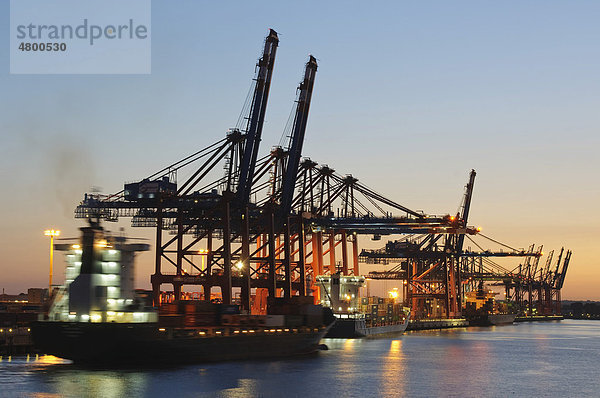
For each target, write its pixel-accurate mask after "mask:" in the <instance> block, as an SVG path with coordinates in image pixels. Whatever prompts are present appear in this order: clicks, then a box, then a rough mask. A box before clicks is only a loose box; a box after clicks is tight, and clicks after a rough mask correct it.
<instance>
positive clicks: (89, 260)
mask: <svg viewBox="0 0 600 398" xmlns="http://www.w3.org/2000/svg"><path fill="white" fill-rule="evenodd" d="M56 249H58V250H63V251H66V258H67V269H66V278H65V285H64V286H62V287H61V288H60V289H58V290H57V291H55V294H54V297H53V301H52V304H51V307H50V309H49V311H48V313H47V314H46V315H45V316H44V317H43V318H44V319H40V320H38V321H37V322H35V323H34V324H33V325H32V327H31V332H32V337H33V340H34V344H35V346H36V348H37V349H39V350H40V351H41V352H43V353H46V354H52V355H55V356H58V357H61V358H65V359H70V360H73V361H75V362H77V363H85V364H92V365H97V364H117V365H123V364H129V363H136V364H144V365H157V364H165V363H177V364H181V363H191V362H204V361H221V360H234V359H257V358H271V357H284V356H292V355H302V354H308V353H312V352H315V351H316V350H318V349H319V341H320V340H321V338H322V337H323V336H324V335H325V334H326V332H327V330H328V328H329V327H330V325H331V324H332V323H333V321H334V318H333V315H332V314H331V311H330V310H329V309H326V308H323V307H322V306H320V305H314V304H312V298H311V297H308V298H306V297H299V296H295V297H291V298H288V299H283V298H274V299H272V300H270V302H269V308H268V313H270V315H250V314H242V313H240V311H239V307H238V306H237V305H224V304H219V303H213V302H210V301H204V300H195V301H180V302H174V303H169V304H166V305H164V306H161V308H160V310H159V309H157V308H153V307H151V306H150V305H149V304H148V303H145V302H144V300H143V299H142V298H141V297H139V296H136V294H135V291H134V289H133V259H134V257H135V253H136V252H138V251H143V250H148V245H145V244H136V243H129V242H128V241H127V239H126V238H124V237H122V236H112V235H110V234H108V233H105V232H104V230H103V229H102V228H101V227H100V226H99V225H98V224H94V223H91V224H90V226H88V227H84V228H82V239H81V242H79V243H76V244H69V245H67V244H61V245H57V246H56Z"/></svg>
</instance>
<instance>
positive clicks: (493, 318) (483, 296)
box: [465, 282, 517, 326]
mask: <svg viewBox="0 0 600 398" xmlns="http://www.w3.org/2000/svg"><path fill="white" fill-rule="evenodd" d="M495 295H496V293H494V292H493V291H492V290H484V287H483V282H480V283H479V287H478V288H477V290H476V291H472V292H468V293H467V294H466V308H465V314H466V318H467V319H468V320H469V325H471V326H493V325H507V324H511V323H513V322H514V321H515V318H516V316H517V314H514V313H511V312H510V311H509V310H508V306H507V304H506V303H503V302H498V301H496V300H495Z"/></svg>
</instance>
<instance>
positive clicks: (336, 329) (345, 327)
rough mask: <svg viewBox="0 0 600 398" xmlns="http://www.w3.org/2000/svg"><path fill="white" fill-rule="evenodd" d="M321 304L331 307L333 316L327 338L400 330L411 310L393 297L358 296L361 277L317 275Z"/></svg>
mask: <svg viewBox="0 0 600 398" xmlns="http://www.w3.org/2000/svg"><path fill="white" fill-rule="evenodd" d="M317 282H318V284H319V287H320V290H321V295H320V296H321V298H322V299H321V304H323V305H325V306H329V307H331V309H332V310H333V314H334V316H335V318H336V321H335V324H334V325H333V326H332V327H331V328H330V329H329V331H328V332H327V335H326V337H331V338H356V337H369V336H377V335H384V334H398V333H402V332H404V331H405V330H406V328H407V327H408V323H409V319H410V310H409V309H408V308H405V307H403V306H402V305H401V304H400V303H396V298H395V297H376V296H370V297H359V290H360V288H361V287H362V286H363V285H364V283H365V278H364V277H362V276H341V275H340V274H335V275H332V276H318V277H317Z"/></svg>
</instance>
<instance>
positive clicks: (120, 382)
mask: <svg viewBox="0 0 600 398" xmlns="http://www.w3.org/2000/svg"><path fill="white" fill-rule="evenodd" d="M571 331H572V332H571ZM324 343H325V344H327V345H328V346H329V348H330V349H329V351H323V352H320V353H319V354H318V355H313V356H309V357H302V358H295V359H290V358H288V359H284V360H270V361H267V360H265V361H245V362H226V363H211V364H202V365H196V366H185V367H178V368H173V367H169V368H162V369H161V368H153V369H144V370H141V369H121V370H112V369H85V368H81V367H78V366H76V365H73V364H70V363H69V362H67V361H63V360H60V359H57V358H55V357H39V358H38V359H37V360H36V359H35V357H34V356H32V357H30V359H29V362H27V358H26V357H12V361H11V362H8V360H7V357H4V360H3V361H2V362H0V386H1V389H0V396H9V397H13V396H17V397H20V396H23V397H39V398H42V397H59V396H60V397H86V396H90V397H95V396H100V397H121V396H124V397H128V398H129V397H161V398H165V397H166V398H172V397H173V398H174V397H204V396H222V397H245V396H265V397H281V396H283V397H290V398H291V397H296V396H324V397H328V396H343V397H366V396H390V397H393V396H467V397H471V396H511V395H512V396H548V395H549V394H550V395H552V396H597V395H598V394H597V392H598V391H600V380H599V379H598V377H597V369H598V368H599V367H600V355H599V354H598V352H599V351H598V347H600V322H596V323H587V324H581V325H580V324H577V323H575V322H567V321H565V322H564V323H563V324H554V325H550V324H538V325H523V326H521V325H514V326H510V327H498V328H495V329H494V330H492V329H486V328H481V329H479V328H470V329H467V330H462V331H437V332H418V333H408V334H405V335H402V336H400V337H396V338H377V339H354V340H346V339H335V340H333V339H326V340H325V341H324ZM557 347H560V348H561V349H560V350H558V349H555V348H557Z"/></svg>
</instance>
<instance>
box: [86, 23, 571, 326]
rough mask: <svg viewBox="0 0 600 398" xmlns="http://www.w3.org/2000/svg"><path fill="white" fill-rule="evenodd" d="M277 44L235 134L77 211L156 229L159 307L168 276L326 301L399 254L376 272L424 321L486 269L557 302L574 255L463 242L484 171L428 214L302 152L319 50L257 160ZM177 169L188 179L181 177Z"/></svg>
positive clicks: (208, 287) (456, 310)
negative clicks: (547, 256)
mask: <svg viewBox="0 0 600 398" xmlns="http://www.w3.org/2000/svg"><path fill="white" fill-rule="evenodd" d="M278 45H279V38H278V35H277V33H276V32H275V31H274V30H270V31H269V34H268V36H267V37H266V39H265V42H264V48H263V52H262V56H261V57H260V58H259V60H258V62H257V64H256V69H255V77H254V79H253V88H252V89H251V90H250V93H249V95H248V98H247V100H246V104H245V105H244V108H243V111H242V116H241V117H240V119H239V121H238V124H237V126H236V127H235V128H232V129H230V130H229V131H228V132H227V133H226V136H225V138H223V139H221V140H219V141H218V142H216V143H213V144H211V145H209V146H207V147H205V148H203V149H201V150H199V151H197V152H195V153H193V154H191V155H189V156H187V157H185V158H184V159H181V160H179V161H178V162H175V163H173V164H171V165H169V166H168V167H165V168H163V169H161V170H159V171H158V172H156V173H154V174H151V175H149V176H148V177H146V178H144V179H141V180H136V181H135V182H131V183H126V184H125V185H124V189H123V190H121V191H119V192H117V193H114V194H110V195H102V194H97V193H92V194H85V196H84V199H83V201H82V202H81V203H80V205H79V206H78V207H77V208H76V210H75V217H76V218H81V219H89V220H91V221H92V222H99V221H101V220H102V221H108V222H110V221H117V220H118V219H120V218H124V217H126V218H131V220H132V226H134V227H146V228H153V229H154V230H155V261H154V262H155V269H154V274H153V275H152V276H151V283H152V289H153V297H154V303H155V305H159V304H160V300H161V286H162V285H171V286H172V287H173V296H174V299H176V300H179V299H181V298H182V287H183V286H186V285H196V286H201V288H202V292H203V297H204V298H206V299H207V298H210V293H211V291H212V290H213V289H219V290H220V294H221V297H222V301H223V303H225V304H230V303H232V302H233V301H234V300H235V299H236V298H235V297H234V294H233V291H234V289H235V291H236V292H237V291H239V292H240V296H239V303H240V305H241V307H242V309H243V310H246V311H249V312H250V311H252V312H253V313H256V312H260V310H261V303H264V302H266V298H267V297H291V296H294V295H298V296H314V297H315V302H318V301H320V297H319V287H318V286H317V283H316V281H317V276H320V275H333V274H336V273H340V274H341V275H346V276H347V275H354V276H359V275H360V268H359V263H360V261H375V262H385V261H388V260H395V259H398V260H399V264H398V266H397V267H394V268H392V269H390V271H387V274H381V275H371V277H373V278H377V277H381V278H395V279H403V280H404V281H405V289H406V295H405V296H404V297H405V299H407V304H409V305H411V307H412V311H413V315H412V316H413V318H414V319H420V318H424V317H427V316H433V315H434V314H431V313H427V311H426V308H427V306H428V305H430V304H431V302H432V300H434V301H435V302H436V303H438V304H437V306H438V307H440V308H441V310H440V311H441V313H440V314H435V316H438V317H444V318H459V317H460V316H461V307H462V305H461V303H462V302H463V297H464V292H466V291H468V290H469V289H472V288H473V287H474V286H475V284H476V280H479V279H481V278H485V280H493V281H496V282H497V281H501V282H502V283H505V286H506V289H507V291H510V294H511V297H514V299H515V300H516V301H518V302H520V303H521V304H523V303H524V302H525V301H527V302H528V305H529V306H530V307H531V306H532V304H531V303H532V302H533V301H534V298H537V300H542V301H544V303H545V305H547V306H550V307H552V311H554V312H556V311H557V309H558V310H559V308H558V304H557V303H560V288H561V287H562V283H563V282H564V275H565V273H566V268H567V265H568V260H569V258H570V252H567V253H566V255H565V256H564V257H563V260H562V263H561V261H560V258H559V262H558V263H559V264H562V265H561V267H562V268H561V270H560V271H557V270H550V268H549V265H547V267H545V268H544V267H541V268H538V261H539V258H540V256H541V250H540V251H536V252H532V251H524V252H519V251H515V253H512V252H511V253H510V255H521V256H523V257H524V259H525V262H524V263H523V264H522V265H521V266H520V267H519V269H518V270H516V271H514V275H513V273H511V274H510V277H508V274H509V273H508V272H507V273H502V274H499V273H496V272H495V271H490V269H489V267H486V265H487V262H486V261H484V260H486V259H488V258H489V257H492V255H493V253H491V252H489V251H486V250H481V251H480V252H471V251H466V250H463V244H464V241H465V238H469V239H471V237H475V236H477V235H479V234H480V231H478V230H477V228H474V227H471V226H469V225H468V224H467V221H468V214H469V207H470V202H471V197H472V192H473V184H474V178H475V172H474V171H472V172H471V174H470V178H469V183H468V184H467V190H466V194H465V198H464V201H463V206H462V208H461V211H460V212H459V213H458V214H456V215H453V216H451V215H450V214H446V215H429V214H426V213H424V212H422V211H414V210H411V209H409V208H407V207H405V206H403V205H401V204H399V203H398V202H396V201H394V200H391V199H389V198H387V197H385V196H383V195H381V194H379V193H378V192H376V191H375V190H373V189H371V188H369V187H367V186H366V185H364V184H363V183H362V182H360V181H359V180H358V179H357V178H355V177H354V176H353V175H351V174H340V173H339V172H336V171H335V170H334V169H333V168H331V167H329V166H327V165H325V164H318V163H317V162H315V161H313V160H311V159H310V158H308V157H305V156H303V155H302V147H303V143H304V138H305V132H306V129H307V121H308V114H309V109H310V105H311V99H312V94H313V87H314V83H315V77H316V72H317V67H318V66H317V60H316V58H315V57H313V56H312V55H311V56H309V59H308V61H307V62H306V65H305V69H304V75H303V78H302V81H301V82H300V84H299V86H298V88H297V91H296V100H295V104H294V109H293V111H292V115H291V117H290V122H289V123H288V126H286V128H285V129H284V141H285V139H287V144H286V145H280V146H275V147H273V148H272V149H271V150H270V151H269V153H268V154H267V155H264V156H261V157H259V149H260V148H259V147H260V143H261V137H262V131H263V124H264V120H265V114H266V109H267V103H268V97H269V90H270V86H271V79H272V75H273V70H274V65H275V58H276V52H277V48H278ZM178 175H179V176H181V175H185V176H186V178H185V179H183V181H178ZM361 235H369V236H372V237H374V238H375V239H380V238H381V236H387V235H390V236H391V235H399V236H401V237H402V239H401V240H400V241H396V242H390V244H392V245H393V244H396V245H397V246H398V247H397V249H399V250H387V246H386V249H385V250H380V251H365V250H363V251H362V252H360V255H359V241H358V237H359V236H361ZM390 244H388V245H390ZM506 255H509V254H506ZM561 257H562V256H561ZM548 264H550V263H548ZM542 281H543V282H542ZM526 296H527V297H526ZM544 308H546V307H544Z"/></svg>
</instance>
